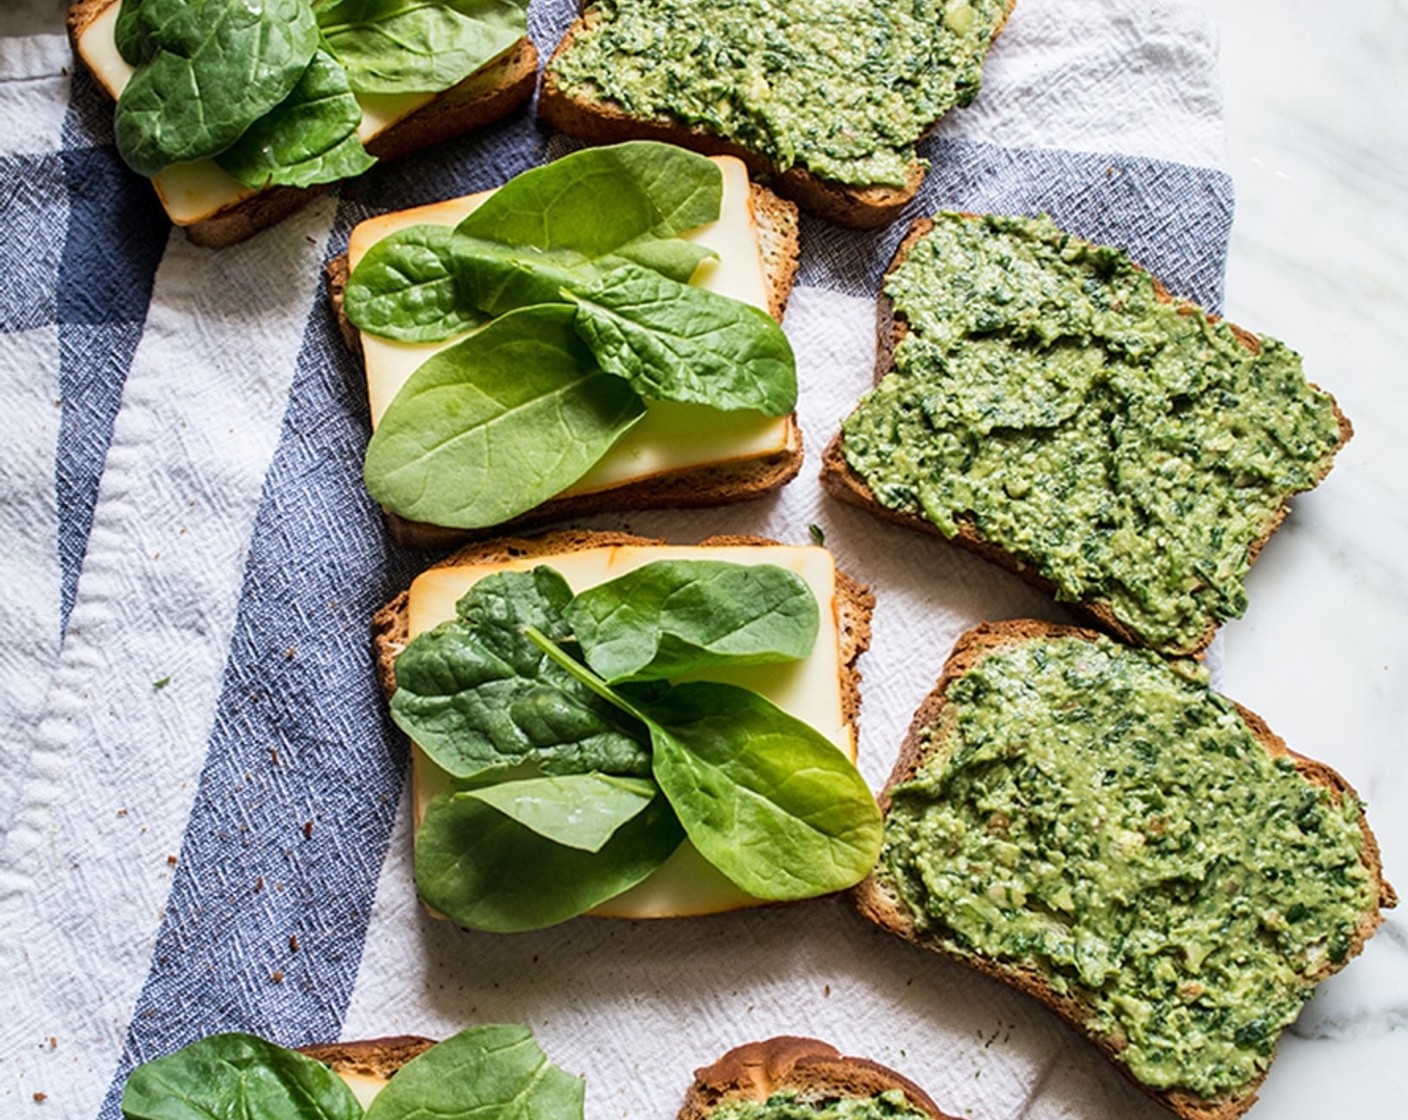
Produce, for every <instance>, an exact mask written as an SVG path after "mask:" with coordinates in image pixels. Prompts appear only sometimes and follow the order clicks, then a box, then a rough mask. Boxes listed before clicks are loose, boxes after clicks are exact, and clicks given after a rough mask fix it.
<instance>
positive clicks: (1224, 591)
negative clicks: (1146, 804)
mask: <svg viewBox="0 0 1408 1120" xmlns="http://www.w3.org/2000/svg"><path fill="white" fill-rule="evenodd" d="M884 293H885V295H884V300H883V302H882V337H881V339H880V360H879V363H878V364H877V370H876V372H877V377H878V378H879V381H878V384H877V385H876V387H875V388H874V389H873V390H872V391H871V392H870V393H869V394H867V395H866V396H865V397H864V398H862V400H861V402H860V404H859V405H858V406H857V407H856V409H855V410H854V411H853V412H852V414H851V415H850V416H849V417H848V418H847V419H846V420H845V421H844V422H843V424H842V427H841V433H840V435H839V436H838V437H837V438H836V440H835V441H833V443H832V445H831V446H830V448H829V449H828V450H827V453H826V455H825V456H824V460H823V462H824V466H823V482H824V484H825V485H826V487H827V489H828V490H829V491H830V492H831V493H832V494H833V495H835V496H836V497H838V498H841V499H842V500H844V501H849V502H853V503H856V504H859V505H862V506H864V507H866V508H868V509H870V510H871V511H872V512H874V513H876V514H878V515H880V516H882V517H886V518H888V519H891V520H895V521H898V522H900V523H902V524H905V525H910V526H913V527H916V528H920V529H923V530H925V531H927V532H930V533H935V534H940V535H942V536H944V537H946V538H949V539H951V540H953V541H954V542H955V543H956V544H959V545H961V546H963V547H966V548H969V549H971V550H973V551H976V552H978V553H979V554H980V555H983V556H984V557H986V558H988V559H991V560H994V561H996V562H998V563H1001V564H1003V565H1005V566H1007V567H1009V568H1012V569H1013V570H1015V571H1017V572H1019V573H1020V574H1021V575H1023V577H1024V578H1027V579H1029V580H1030V581H1031V582H1033V583H1036V584H1038V585H1039V586H1042V587H1043V588H1045V589H1047V590H1049V591H1052V592H1053V593H1054V594H1055V595H1056V597H1057V598H1058V599H1060V600H1062V601H1065V602H1070V603H1072V604H1074V605H1075V607H1076V608H1077V609H1079V610H1081V611H1082V612H1084V613H1085V614H1087V615H1088V616H1089V617H1090V618H1091V619H1092V620H1093V621H1095V622H1096V623H1097V624H1098V625H1101V626H1103V627H1105V628H1107V629H1109V630H1111V631H1112V632H1114V633H1116V634H1118V635H1120V636H1122V637H1125V638H1126V639H1128V640H1130V641H1134V642H1137V643H1139V644H1141V645H1147V646H1150V647H1152V648H1156V649H1159V650H1161V651H1163V652H1166V653H1193V652H1196V651H1198V650H1200V649H1202V648H1203V647H1204V646H1206V645H1207V643H1208V642H1209V641H1211V640H1212V636H1213V633H1214V631H1215V629H1216V626H1217V625H1218V623H1220V622H1221V621H1223V620H1224V619H1227V618H1231V617H1236V616H1237V615H1240V614H1241V613H1242V612H1243V611H1244V610H1245V608H1246V591H1245V586H1244V582H1245V577H1246V574H1247V572H1248V570H1249V568H1250V566H1251V563H1252V561H1253V559H1254V558H1255V556H1256V554H1257V552H1258V551H1259V550H1260V548H1261V546H1262V544H1263V543H1264V542H1265V541H1266V540H1267V538H1268V537H1269V536H1270V535H1271V533H1272V532H1273V531H1274V530H1275V528H1276V527H1277V525H1279V524H1280V522H1281V519H1282V518H1283V517H1284V516H1285V513H1286V509H1287V502H1288V500H1289V499H1290V497H1291V496H1292V495H1293V494H1295V493H1298V492H1300V491H1303V490H1308V489H1310V488H1311V487H1313V486H1315V485H1316V484H1317V483H1318V482H1319V481H1320V480H1321V479H1322V478H1323V477H1324V476H1325V474H1326V473H1327V472H1328V471H1329V469H1330V466H1331V464H1332V461H1333V458H1334V456H1335V453H1336V452H1337V451H1338V450H1339V448H1340V447H1341V446H1342V445H1343V444H1344V442H1345V441H1346V440H1347V439H1348V438H1349V435H1350V434H1351V429H1350V427H1349V423H1348V421H1347V420H1346V419H1345V418H1344V416H1343V414H1342V413H1340V412H1339V410H1338V408H1337V407H1336V406H1335V402H1334V400H1333V399H1332V398H1331V397H1330V396H1329V395H1328V394H1326V393H1324V392H1322V391H1321V390H1319V389H1317V388H1316V387H1315V386H1313V385H1310V384H1308V383H1307V382H1306V380H1305V378H1304V376H1303V374H1302V372H1301V363H1300V358H1299V356H1298V355H1296V354H1295V353H1294V352H1292V351H1291V350H1290V349H1289V348H1288V347H1286V346H1284V345H1283V344H1281V343H1279V342H1276V341H1275V340H1273V339H1269V338H1257V337H1255V336H1252V335H1249V334H1247V333H1246V332H1245V331H1241V330H1240V329H1238V328H1235V327H1232V326H1231V325H1229V324H1227V323H1225V322H1221V321H1219V320H1217V319H1216V318H1215V317H1212V316H1209V315H1208V314H1206V313H1205V312H1203V311H1201V310H1200V309H1198V308H1196V307H1194V306H1193V305H1191V304H1189V303H1187V302H1185V301H1181V300H1175V299H1173V298H1171V297H1170V296H1169V295H1168V293H1167V292H1165V291H1164V290H1163V289H1162V288H1161V287H1160V285H1159V284H1158V283H1157V282H1156V281H1155V280H1154V279H1153V278H1152V277H1151V276H1150V275H1149V274H1148V273H1147V272H1145V271H1144V270H1143V269H1140V268H1139V267H1137V266H1136V265H1134V264H1133V263H1132V262H1131V261H1130V260H1129V259H1128V258H1127V257H1126V256H1125V255H1124V254H1123V253H1121V252H1119V251H1118V250H1115V249H1110V248H1104V247H1101V246H1096V245H1092V244H1090V243H1088V242H1085V241H1081V240H1080V239H1077V238H1075V237H1072V236H1070V235H1068V234H1066V233H1063V232H1062V231H1061V230H1059V229H1057V228H1056V227H1055V226H1054V225H1053V224H1052V223H1051V222H1050V221H1048V220H1045V219H1039V220H1033V219H1025V218H1009V217H999V216H993V215H989V216H985V217H977V216H973V215H963V214H942V215H939V216H938V217H936V218H934V219H933V220H932V221H924V222H921V223H916V225H915V227H914V229H913V231H912V232H911V234H910V236H909V237H908V238H907V239H906V240H905V241H904V242H903V243H902V245H901V247H900V250H899V252H898V253H897V254H896V258H895V262H894V263H893V265H892V266H891V269H890V271H889V273H888V275H887V278H886V281H885V288H884Z"/></svg>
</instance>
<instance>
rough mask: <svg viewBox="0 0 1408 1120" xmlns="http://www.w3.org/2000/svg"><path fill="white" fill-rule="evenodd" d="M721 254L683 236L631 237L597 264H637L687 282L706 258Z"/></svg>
mask: <svg viewBox="0 0 1408 1120" xmlns="http://www.w3.org/2000/svg"><path fill="white" fill-rule="evenodd" d="M718 257H719V254H718V253H716V252H714V250H713V249H710V248H708V247H707V246H704V245H698V244H695V243H694V242H693V241H685V240H684V239H683V238H681V237H661V238H654V239H650V240H644V241H632V242H630V243H629V244H626V245H622V246H621V248H619V249H617V250H616V252H614V253H609V254H607V255H606V256H604V257H602V258H600V260H598V262H597V265H598V268H604V269H611V268H616V267H618V266H619V265H622V264H638V265H641V266H642V267H644V268H648V269H651V270H652V271H655V272H658V273H660V275H661V276H668V277H669V278H670V279H671V280H678V281H679V282H680V283H681V284H688V283H689V279H690V277H691V276H693V275H694V272H695V270H696V269H697V268H698V267H699V266H700V264H701V263H703V262H704V261H706V260H718Z"/></svg>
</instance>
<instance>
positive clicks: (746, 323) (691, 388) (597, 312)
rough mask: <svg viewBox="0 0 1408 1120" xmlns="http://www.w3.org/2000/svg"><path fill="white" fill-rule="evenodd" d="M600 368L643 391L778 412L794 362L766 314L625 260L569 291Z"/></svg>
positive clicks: (787, 403)
mask: <svg viewBox="0 0 1408 1120" xmlns="http://www.w3.org/2000/svg"><path fill="white" fill-rule="evenodd" d="M568 294H569V295H570V296H571V298H572V299H573V301H574V303H575V304H576V307H577V333H578V334H580V335H581V336H582V338H583V339H584V340H586V343H587V345H588V346H590V347H591V350H592V353H593V354H594V355H595V356H596V360H597V361H598V362H599V363H600V364H601V368H602V369H604V370H605V371H606V372H607V373H614V374H616V375H617V376H618V377H621V378H624V379H625V380H626V381H627V382H628V383H629V384H630V385H631V387H632V388H633V389H635V390H636V392H638V393H639V394H640V395H641V396H642V397H645V398H647V399H655V400H673V401H686V402H690V403H694V404H705V405H709V406H711V407H713V408H718V409H723V410H726V411H728V410H738V409H757V410H758V411H760V412H762V413H764V414H766V415H768V416H785V415H786V414H787V413H789V412H791V411H792V409H793V408H795V407H796V404H797V366H796V360H795V359H794V358H793V355H792V347H791V345H790V344H789V343H788V341H787V336H786V335H785V334H783V332H782V328H781V327H780V326H778V324H777V322H776V321H775V320H774V319H773V318H772V317H771V316H770V315H768V314H767V313H766V312H764V311H760V310H759V309H758V308H756V307H752V306H749V305H748V304H746V303H741V302H740V301H738V300H734V299H728V298H727V297H725V296H721V295H718V294H716V293H714V292H709V291H705V290H704V289H703V288H692V287H690V286H689V285H688V284H681V283H679V282H678V281H675V280H671V279H669V278H668V277H666V276H661V275H660V274H659V273H657V272H653V271H651V270H650V269H647V268H642V267H640V266H639V265H634V264H626V265H622V266H621V267H619V268H616V269H614V270H612V271H611V272H609V273H607V274H605V275H603V276H602V277H601V278H600V279H599V280H597V281H596V282H595V283H593V284H591V285H589V286H587V287H584V288H577V289H575V290H572V291H571V292H570V293H568Z"/></svg>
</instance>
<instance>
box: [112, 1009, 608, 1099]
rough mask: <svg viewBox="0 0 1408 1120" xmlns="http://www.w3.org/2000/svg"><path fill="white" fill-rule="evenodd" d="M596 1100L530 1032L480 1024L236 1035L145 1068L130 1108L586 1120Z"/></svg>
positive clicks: (131, 1086) (133, 1080)
mask: <svg viewBox="0 0 1408 1120" xmlns="http://www.w3.org/2000/svg"><path fill="white" fill-rule="evenodd" d="M584 1093H585V1087H584V1085H583V1083H582V1079H581V1078H579V1077H573V1076H572V1075H571V1074H569V1073H566V1072H564V1071H563V1070H561V1069H558V1068H557V1067H556V1066H554V1065H553V1064H552V1062H550V1061H549V1060H548V1057H547V1055H546V1054H544V1053H543V1052H542V1050H541V1049H539V1047H538V1044H537V1043H536V1042H535V1041H534V1040H533V1035H532V1032H530V1031H529V1030H528V1029H527V1028H526V1027H518V1026H480V1027H471V1028H468V1029H467V1030H463V1031H460V1032H459V1033H458V1034H456V1035H453V1036H451V1037H450V1038H447V1039H445V1040H444V1041H443V1042H438V1043H437V1042H433V1041H432V1040H431V1039H428V1038H420V1037H415V1036H409V1035H401V1036H397V1037H394V1038H377V1039H369V1040H365V1041H355V1042H337V1043H330V1044H326V1045H314V1046H304V1047H300V1048H299V1049H297V1050H291V1049H286V1048H285V1047H282V1046H279V1045H277V1044H275V1043H272V1042H268V1041H266V1040H265V1039H263V1038H260V1037H258V1036H256V1035H250V1034H242V1033H226V1034H217V1035H211V1036H209V1037H207V1038H203V1039H200V1040H198V1041H196V1042H193V1043H191V1044H190V1045H188V1046H185V1047H183V1048H182V1049H180V1050H177V1051H175V1052H174V1053H171V1054H168V1055H165V1056H164V1057H160V1058H155V1059H153V1060H152V1061H150V1062H146V1063H144V1064H142V1065H140V1066H138V1067H137V1068H136V1069H135V1070H134V1071H133V1072H132V1073H131V1075H130V1076H129V1077H128V1079H127V1084H126V1086H125V1087H124V1089H123V1094H122V1102H121V1107H122V1114H123V1116H124V1117H126V1118H127V1120H172V1118H173V1117H177V1116H240V1117H245V1118H247V1120H282V1118H284V1117H288V1116H295V1115H296V1116H314V1115H316V1116H319V1117H327V1118H329V1120H331V1118H334V1117H335V1118H338V1120H359V1118H360V1117H361V1116H363V1115H364V1114H365V1115H366V1116H368V1117H371V1118H372V1120H406V1118H409V1117H413V1116H425V1115H428V1114H434V1115H454V1116H463V1115H469V1114H471V1113H472V1114H473V1115H475V1116H479V1117H482V1118H483V1120H500V1118H501V1120H511V1118H513V1117H518V1116H524V1115H536V1116H551V1117H554V1118H560V1120H571V1118H573V1117H576V1118H577V1120H581V1116H582V1103H583V1098H584Z"/></svg>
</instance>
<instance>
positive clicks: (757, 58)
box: [551, 0, 1006, 186]
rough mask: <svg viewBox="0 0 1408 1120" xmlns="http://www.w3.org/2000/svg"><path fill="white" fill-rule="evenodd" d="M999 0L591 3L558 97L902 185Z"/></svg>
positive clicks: (959, 90) (864, 180)
mask: <svg viewBox="0 0 1408 1120" xmlns="http://www.w3.org/2000/svg"><path fill="white" fill-rule="evenodd" d="M1005 7H1006V0H902V2H901V0H873V2H870V3H864V4H857V3H854V2H852V0H599V2H598V3H596V4H593V5H592V6H591V8H590V9H588V11H587V13H586V15H587V20H586V23H587V29H586V30H585V31H583V32H581V33H579V34H578V35H577V36H576V38H575V39H574V41H573V43H572V45H571V46H570V47H569V48H568V49H567V50H566V51H564V52H562V53H561V54H560V55H559V56H558V57H557V59H556V60H555V61H554V62H553V63H552V67H551V68H552V70H553V71H554V72H555V74H556V76H557V80H558V82H559V84H560V86H561V87H562V89H563V91H564V92H565V93H568V94H571V95H573V96H576V97H580V98H586V99H591V100H605V101H610V102H614V103H615V104H617V105H619V106H620V107H621V108H622V109H624V110H625V111H626V112H627V113H630V114H631V115H633V116H638V117H660V116H665V117H671V118H673V119H675V120H678V121H681V122H683V123H685V124H688V125H695V126H699V127H701V128H704V129H706V130H708V131H710V132H713V133H715V134H717V135H719V136H723V137H725V138H726V139H729V140H732V141H734V142H736V143H739V144H742V145H744V146H745V147H748V148H752V149H754V150H756V151H759V152H762V153H763V154H765V155H767V156H768V157H769V158H770V159H771V160H772V161H773V162H774V163H775V164H777V166H778V167H780V168H783V169H786V168H789V167H792V166H794V165H797V166H801V167H804V168H806V169H807V170H808V171H811V172H812V173H813V174H815V175H817V176H819V177H820V178H823V179H829V180H832V181H834V182H838V183H845V184H855V185H862V186H864V185H869V184H886V185H893V186H903V185H904V184H905V182H906V181H907V179H908V177H909V174H910V171H911V169H912V168H913V166H914V163H915V160H916V156H915V151H914V145H915V143H916V142H917V141H918V139H919V138H920V136H921V135H923V133H924V132H925V131H926V130H927V129H928V128H929V126H930V125H932V124H933V123H934V122H935V121H936V120H938V119H939V117H941V116H942V115H943V114H944V113H946V112H947V111H948V110H949V109H952V108H954V107H955V106H961V105H967V104H968V103H969V102H971V101H972V100H973V98H974V97H975V96H977V93H978V87H979V84H980V82H981V78H982V74H981V66H982V61H983V56H984V54H985V53H986V52H987V48H988V44H989V43H990V42H991V40H992V36H993V33H994V30H995V29H996V27H997V26H998V24H999V22H1000V21H1001V19H1002V14H1003V11H1004V9H1005Z"/></svg>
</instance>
